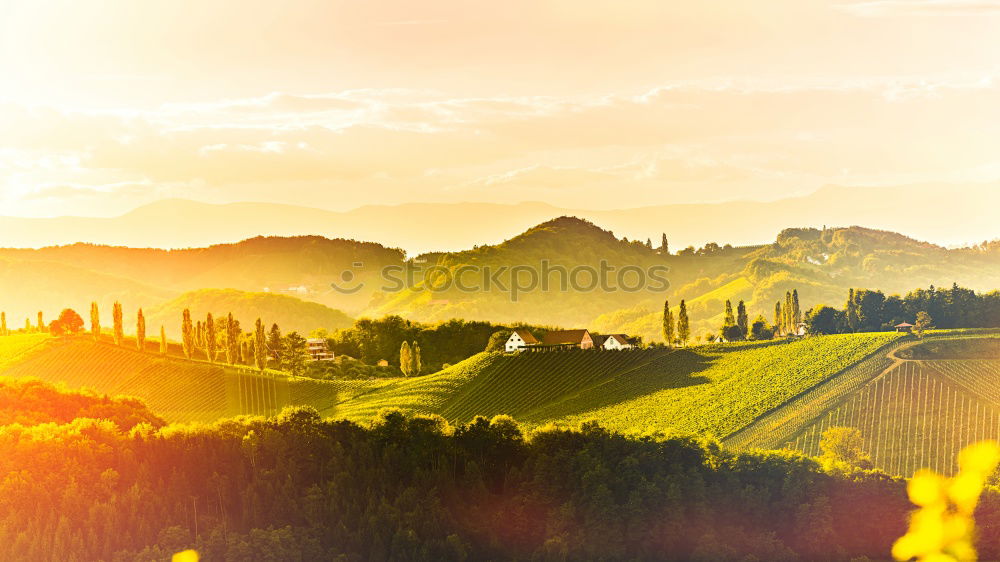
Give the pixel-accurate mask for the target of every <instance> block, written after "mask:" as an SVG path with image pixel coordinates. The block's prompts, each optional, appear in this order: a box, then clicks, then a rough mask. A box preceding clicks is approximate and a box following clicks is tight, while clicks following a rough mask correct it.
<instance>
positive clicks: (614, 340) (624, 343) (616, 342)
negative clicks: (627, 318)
mask: <svg viewBox="0 0 1000 562" xmlns="http://www.w3.org/2000/svg"><path fill="white" fill-rule="evenodd" d="M633 347H635V346H634V345H632V344H631V343H629V341H628V336H626V335H625V334H611V335H608V336H605V338H604V343H603V344H601V348H602V349H607V350H614V349H632V348H633Z"/></svg>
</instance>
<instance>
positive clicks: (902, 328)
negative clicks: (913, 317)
mask: <svg viewBox="0 0 1000 562" xmlns="http://www.w3.org/2000/svg"><path fill="white" fill-rule="evenodd" d="M896 331H897V332H900V333H904V334H911V333H913V324H910V323H909V322H903V323H902V324H896Z"/></svg>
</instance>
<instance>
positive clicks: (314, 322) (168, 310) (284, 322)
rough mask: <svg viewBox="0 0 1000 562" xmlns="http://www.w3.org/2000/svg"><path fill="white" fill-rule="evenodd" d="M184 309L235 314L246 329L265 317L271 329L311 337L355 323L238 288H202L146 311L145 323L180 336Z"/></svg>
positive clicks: (277, 296)
mask: <svg viewBox="0 0 1000 562" xmlns="http://www.w3.org/2000/svg"><path fill="white" fill-rule="evenodd" d="M185 308H187V309H190V310H191V314H192V316H194V317H195V318H204V316H205V315H206V314H208V313H209V312H211V313H212V314H213V315H216V317H218V316H219V315H224V314H227V313H229V312H232V313H233V316H234V317H235V318H236V319H237V320H239V321H240V325H241V326H242V327H243V329H244V330H250V329H251V328H252V327H253V324H254V322H256V320H257V318H262V319H263V320H264V322H265V323H266V325H267V326H268V327H270V325H271V324H272V323H277V324H278V325H279V326H281V329H282V331H283V332H286V333H287V332H290V331H296V332H299V333H300V334H303V335H308V334H309V332H311V331H312V330H315V329H317V328H326V329H328V330H334V329H338V328H346V327H348V326H350V325H351V324H352V323H353V320H352V319H351V318H350V317H349V316H347V315H346V314H344V313H343V312H341V311H339V310H334V309H332V308H329V307H326V306H324V305H322V304H319V303H316V302H309V301H304V300H301V299H297V298H295V297H290V296H288V295H280V294H276V293H259V292H247V291H237V290H236V289H202V290H199V291H191V292H189V293H184V294H183V295H181V296H179V297H177V298H176V299H173V300H171V301H169V302H167V303H165V304H162V305H160V306H156V307H153V308H151V309H149V310H148V311H147V312H146V324H147V325H148V326H161V325H162V326H165V327H166V330H167V334H168V335H170V336H171V337H178V336H179V335H180V324H181V315H182V314H183V311H184V309H185Z"/></svg>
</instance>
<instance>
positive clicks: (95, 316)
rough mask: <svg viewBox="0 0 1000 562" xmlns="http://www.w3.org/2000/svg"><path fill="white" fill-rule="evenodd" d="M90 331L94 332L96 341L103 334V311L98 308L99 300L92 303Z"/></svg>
mask: <svg viewBox="0 0 1000 562" xmlns="http://www.w3.org/2000/svg"><path fill="white" fill-rule="evenodd" d="M90 333H92V334H94V341H97V339H98V338H99V337H100V336H101V312H100V311H99V310H98V308H97V301H94V302H92V303H90Z"/></svg>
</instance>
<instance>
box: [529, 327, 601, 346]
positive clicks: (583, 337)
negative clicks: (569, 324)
mask: <svg viewBox="0 0 1000 562" xmlns="http://www.w3.org/2000/svg"><path fill="white" fill-rule="evenodd" d="M542 347H579V348H580V349H593V348H594V338H593V337H591V335H590V332H589V331H588V330H586V329H583V330H555V331H552V332H548V333H546V334H545V336H544V337H543V338H542Z"/></svg>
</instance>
